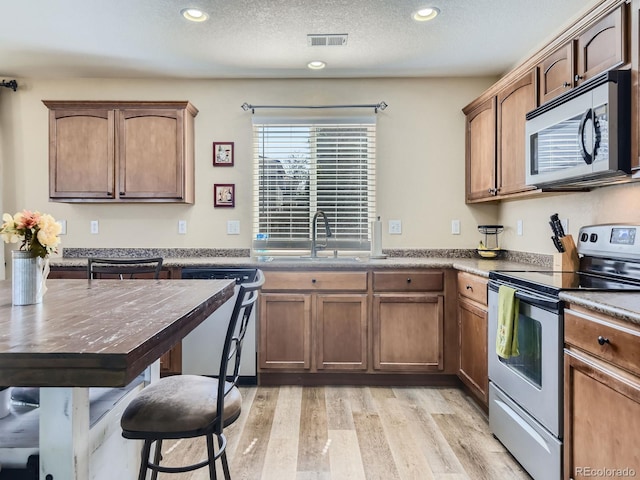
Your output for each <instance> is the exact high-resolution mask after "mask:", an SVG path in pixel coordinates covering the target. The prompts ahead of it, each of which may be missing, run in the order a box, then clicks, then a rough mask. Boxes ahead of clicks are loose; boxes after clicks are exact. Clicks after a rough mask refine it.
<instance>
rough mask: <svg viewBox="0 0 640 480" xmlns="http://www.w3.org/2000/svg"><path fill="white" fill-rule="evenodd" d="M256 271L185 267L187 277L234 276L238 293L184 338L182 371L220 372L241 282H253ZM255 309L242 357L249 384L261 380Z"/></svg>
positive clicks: (242, 373)
mask: <svg viewBox="0 0 640 480" xmlns="http://www.w3.org/2000/svg"><path fill="white" fill-rule="evenodd" d="M255 275H256V269H255V268H216V267H194V268H183V269H182V278H183V279H201V280H211V279H227V278H232V279H235V281H236V288H235V294H234V296H233V297H232V298H230V299H229V300H227V301H226V302H225V304H224V305H222V306H221V307H220V308H219V309H218V310H216V311H215V312H214V313H213V314H212V315H211V316H210V317H209V318H207V319H206V320H205V321H204V322H202V323H201V324H200V325H198V326H197V327H196V328H195V330H193V332H191V333H190V334H189V335H187V336H186V337H185V338H184V339H183V340H182V373H184V374H194V375H210V376H213V375H217V374H218V373H219V368H220V357H221V355H222V344H223V343H224V337H225V334H226V331H227V325H228V323H229V319H230V318H231V312H232V310H233V305H234V303H235V301H236V296H237V294H238V290H239V285H240V284H241V283H245V282H250V281H251V280H253V279H254V277H255ZM255 312H256V309H253V311H252V312H251V317H250V320H249V327H248V328H247V333H246V336H245V337H244V345H243V347H242V357H241V361H240V376H241V382H242V383H243V384H246V385H255V384H257V375H256V362H257V354H256V352H257V349H256V313H255Z"/></svg>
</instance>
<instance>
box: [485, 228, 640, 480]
mask: <svg viewBox="0 0 640 480" xmlns="http://www.w3.org/2000/svg"><path fill="white" fill-rule="evenodd" d="M578 253H579V254H581V255H582V257H581V258H580V268H579V271H575V272H554V271H495V272H491V273H490V274H489V279H490V280H489V332H488V333H489V348H488V351H489V425H490V428H491V431H492V432H493V433H494V435H495V436H496V437H497V438H498V439H499V440H500V441H501V442H502V443H503V444H504V445H505V447H506V448H507V449H508V450H509V451H510V452H511V454H512V455H513V456H514V457H515V458H516V460H518V462H520V464H521V465H522V466H523V467H524V468H525V470H527V472H529V474H530V475H531V476H532V477H533V478H534V479H536V480H552V479H559V478H561V473H562V420H563V418H562V383H563V369H562V368H563V365H562V349H563V302H562V301H561V300H560V298H559V294H560V292H561V291H563V290H599V291H620V290H634V291H640V225H592V226H587V227H583V228H581V229H580V233H579V235H578ZM500 285H508V286H510V287H512V288H514V289H516V298H518V299H519V314H518V335H517V336H518V343H519V354H518V355H517V356H512V357H511V358H509V359H504V358H502V357H499V356H498V355H497V354H496V348H495V339H496V334H497V326H498V289H499V287H500Z"/></svg>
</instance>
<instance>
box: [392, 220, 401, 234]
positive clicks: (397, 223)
mask: <svg viewBox="0 0 640 480" xmlns="http://www.w3.org/2000/svg"><path fill="white" fill-rule="evenodd" d="M389 233H390V234H391V235H400V234H402V221H401V220H389Z"/></svg>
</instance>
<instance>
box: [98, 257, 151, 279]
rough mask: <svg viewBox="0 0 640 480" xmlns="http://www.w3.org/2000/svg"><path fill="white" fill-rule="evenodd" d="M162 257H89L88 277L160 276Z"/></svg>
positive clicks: (128, 277)
mask: <svg viewBox="0 0 640 480" xmlns="http://www.w3.org/2000/svg"><path fill="white" fill-rule="evenodd" d="M160 270H162V257H153V258H92V257H90V258H88V259H87V278H89V279H93V278H96V279H97V278H119V279H120V280H123V279H133V278H153V279H155V280H157V279H158V278H160Z"/></svg>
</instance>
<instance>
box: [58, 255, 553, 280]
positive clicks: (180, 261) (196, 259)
mask: <svg viewBox="0 0 640 480" xmlns="http://www.w3.org/2000/svg"><path fill="white" fill-rule="evenodd" d="M123 252H125V253H128V254H129V255H125V253H123ZM416 252H417V253H416ZM167 253H168V254H169V255H166V254H167ZM181 253H182V252H180V251H156V250H135V251H134V250H125V251H123V250H120V249H118V250H110V251H104V250H80V249H75V250H73V251H72V256H67V255H65V256H63V257H60V258H52V259H51V261H50V265H51V267H53V268H56V267H63V268H64V267H66V268H73V267H83V268H84V267H86V265H87V258H86V257H87V256H95V257H124V256H128V257H144V256H162V257H163V259H164V262H163V264H164V266H166V267H181V268H190V267H220V268H222V267H259V268H262V269H264V270H285V269H286V270H291V269H296V270H298V269H299V270H305V269H307V270H309V269H313V270H364V269H372V268H375V269H387V268H389V269H391V268H394V269H396V268H455V269H457V270H461V271H465V272H469V273H473V274H476V275H481V276H484V277H488V276H489V272H490V271H491V270H525V269H526V270H546V269H549V264H548V261H547V259H546V258H545V256H532V257H529V256H525V257H518V256H516V257H515V258H514V259H513V260H510V259H505V260H499V259H491V260H488V259H482V258H477V257H473V256H471V255H468V254H466V253H465V255H463V254H461V253H460V251H450V253H451V256H447V255H446V254H447V253H449V251H426V254H424V253H423V251H412V252H410V254H409V255H407V254H406V252H404V251H403V252H399V254H400V255H401V256H391V255H390V256H389V257H388V258H385V259H371V258H369V257H367V256H362V257H355V256H348V255H345V256H340V257H338V258H332V257H327V258H321V259H317V260H315V259H314V260H312V259H309V258H307V259H303V258H300V257H297V256H269V257H251V256H248V254H249V252H248V251H247V252H245V251H240V252H239V253H240V254H241V255H239V256H238V255H236V254H237V253H238V251H231V250H230V251H227V252H226V253H228V254H229V255H224V253H225V252H224V251H223V252H220V251H208V250H204V251H200V253H201V255H198V256H182V255H181ZM192 253H193V252H192ZM219 253H223V254H222V255H220V254H219ZM243 253H244V254H245V255H242V254H243ZM434 253H436V254H439V255H440V256H434V255H433V254H434ZM79 254H84V255H79ZM172 254H174V255H175V256H173V255H172ZM423 255H424V256H423ZM529 260H533V261H529Z"/></svg>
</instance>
